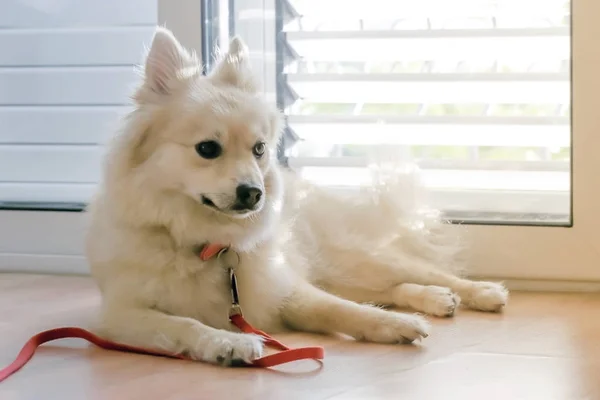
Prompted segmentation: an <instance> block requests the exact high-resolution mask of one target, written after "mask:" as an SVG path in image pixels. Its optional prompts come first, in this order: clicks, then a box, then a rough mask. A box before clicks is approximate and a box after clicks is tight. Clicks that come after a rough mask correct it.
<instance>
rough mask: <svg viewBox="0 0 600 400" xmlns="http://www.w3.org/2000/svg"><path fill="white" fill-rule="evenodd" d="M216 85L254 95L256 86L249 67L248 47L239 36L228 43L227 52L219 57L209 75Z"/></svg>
mask: <svg viewBox="0 0 600 400" xmlns="http://www.w3.org/2000/svg"><path fill="white" fill-rule="evenodd" d="M209 77H210V79H212V80H213V81H214V82H216V83H220V84H223V85H229V86H235V87H237V88H239V89H242V90H245V91H247V92H251V93H255V92H256V91H257V90H258V87H257V86H258V85H257V82H256V79H255V76H254V73H253V72H252V68H251V66H250V55H249V51H248V47H247V46H246V44H245V43H244V41H243V40H242V39H241V38H240V37H239V36H234V37H233V38H232V39H231V41H230V42H229V50H228V51H227V53H225V54H223V56H221V57H220V59H219V61H218V62H217V65H215V67H214V69H213V70H212V72H211V73H210V75H209Z"/></svg>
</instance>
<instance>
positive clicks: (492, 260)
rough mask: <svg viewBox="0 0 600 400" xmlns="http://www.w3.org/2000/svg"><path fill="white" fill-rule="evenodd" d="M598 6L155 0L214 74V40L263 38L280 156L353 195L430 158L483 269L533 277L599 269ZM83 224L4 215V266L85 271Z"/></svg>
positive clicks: (0, 248) (260, 61)
mask: <svg viewBox="0 0 600 400" xmlns="http://www.w3.org/2000/svg"><path fill="white" fill-rule="evenodd" d="M13 3H14V1H13ZM16 3H19V2H16ZM597 15H600V5H598V4H597V3H596V2H594V1H593V0H573V2H572V4H570V3H569V2H568V0H567V1H565V0H560V1H558V0H519V1H517V0H477V1H475V0H450V1H441V0H435V1H434V0H427V1H422V2H416V3H415V2H409V1H404V0H401V1H392V0H372V1H369V2H365V1H351V2H347V1H342V0H329V1H326V2H323V1H321V2H318V1H316V0H243V1H242V0H240V1H231V0H218V1H208V0H181V1H178V2H172V1H169V0H158V21H159V22H160V23H166V25H167V27H169V28H170V29H172V30H173V31H174V32H175V34H176V35H177V36H178V38H179V39H180V40H181V41H182V42H183V43H184V44H186V45H187V46H188V47H193V48H194V49H196V50H197V51H198V52H199V53H201V54H203V56H204V60H205V62H206V64H207V65H208V67H209V68H210V65H211V60H212V54H213V53H212V52H213V50H214V46H215V45H220V46H221V47H225V46H226V45H227V41H228V38H229V37H230V36H231V35H233V34H239V35H241V36H242V37H243V38H244V40H245V41H246V42H247V43H248V45H249V47H250V53H251V60H252V63H253V66H254V69H255V70H256V71H258V73H259V75H260V78H262V80H263V82H264V93H265V95H266V96H267V98H268V99H270V100H271V101H273V102H277V103H278V105H279V106H280V107H281V108H282V109H283V110H284V112H285V114H286V116H287V129H286V133H285V137H284V141H283V145H282V147H281V151H280V157H281V159H282V161H283V162H285V163H287V164H288V165H289V166H290V167H291V168H293V169H296V170H298V171H299V172H300V173H302V174H304V175H305V176H306V177H307V178H309V179H313V180H314V181H316V182H317V183H319V184H324V185H333V186H335V187H338V188H340V189H342V190H352V188H353V187H355V186H356V185H357V184H360V182H361V179H363V178H362V177H364V176H365V175H366V171H367V168H368V167H369V166H370V164H371V162H372V157H373V156H374V155H376V154H377V153H380V152H383V154H384V155H385V156H391V157H392V158H393V160H395V161H399V162H415V163H416V164H418V165H419V167H420V168H421V170H422V176H423V179H424V181H425V183H426V184H427V185H428V186H429V187H430V188H431V189H432V200H433V202H434V204H435V205H437V206H439V207H441V208H442V209H443V210H444V211H445V212H446V214H447V216H448V217H449V218H451V219H452V220H454V221H456V222H466V224H460V225H461V227H463V228H464V227H466V229H467V237H468V238H469V240H470V244H471V248H472V250H473V259H472V265H473V266H472V268H471V271H472V274H473V275H475V276H486V277H489V278H495V277H497V278H512V279H521V280H523V279H526V280H529V281H528V282H530V280H532V279H542V280H561V281H594V280H600V269H598V267H597V258H596V257H597V254H600V238H597V236H598V235H597V234H596V226H597V225H598V224H600V212H599V211H597V207H596V204H598V202H599V201H600V190H598V188H597V184H596V183H595V179H596V175H597V172H595V171H600V158H599V157H597V156H596V154H595V152H596V151H595V149H596V148H598V147H599V146H600V136H598V135H597V134H596V132H598V131H600V120H598V118H597V117H596V115H597V110H596V108H597V106H596V105H595V104H596V101H595V100H596V98H597V93H599V92H600V77H599V76H598V74H597V71H598V69H599V68H600V55H598V53H597V52H596V51H595V47H594V46H595V43H594V41H593V40H591V39H590V38H594V37H599V36H600V24H598V23H597V21H596V19H597V18H595V17H594V16H597ZM0 32H1V31H0ZM0 72H1V71H0ZM1 134H2V133H0V135H1ZM86 140H89V139H86ZM12 157H13V158H14V159H16V160H17V161H19V158H18V157H16V156H14V155H12ZM79 157H80V158H79V160H81V163H80V164H77V163H75V164H72V165H71V166H70V169H72V170H77V169H78V168H81V165H86V164H82V163H84V162H86V161H89V159H88V158H86V157H83V156H81V155H80V156H79ZM90 162H91V163H94V161H90ZM47 165H50V164H47ZM87 165H89V164H87ZM32 168H33V167H32ZM48 168H49V169H50V167H48ZM70 172H71V173H73V174H77V173H81V174H83V172H81V171H70ZM16 173H21V174H22V173H23V171H17V172H16ZM90 184H91V185H93V184H94V183H93V182H90ZM40 198H44V196H43V195H42V194H41V197H40ZM46 200H47V198H46ZM70 200H71V201H74V200H75V198H71V199H70ZM82 201H85V200H82ZM8 226H10V228H6V227H8ZM83 226H84V225H83V218H82V216H81V214H80V213H58V212H50V211H46V212H31V211H29V212H25V211H0V269H2V268H7V267H6V266H8V267H9V268H12V269H19V270H22V269H33V270H44V269H48V270H53V271H56V270H63V271H73V270H75V271H81V270H84V269H85V263H84V261H83V259H82V256H81V254H82V250H81V243H80V241H81V239H80V237H81V232H82V229H83ZM458 228H459V226H458V225H457V229H458Z"/></svg>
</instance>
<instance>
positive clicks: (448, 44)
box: [279, 0, 571, 223]
mask: <svg viewBox="0 0 600 400" xmlns="http://www.w3.org/2000/svg"><path fill="white" fill-rule="evenodd" d="M279 9H280V12H281V13H282V15H281V17H282V21H283V24H282V32H281V33H280V38H282V43H281V45H280V51H281V52H282V53H283V70H282V77H281V82H280V84H281V85H282V86H283V88H282V90H281V93H282V96H281V97H282V103H283V107H284V110H285V113H286V115H287V122H288V125H289V130H290V134H291V135H292V136H293V137H294V139H295V144H294V145H293V146H291V147H290V148H288V150H287V153H286V156H287V160H288V163H289V165H290V166H291V167H292V168H295V169H297V170H299V171H300V172H301V173H302V174H303V175H304V176H306V177H307V178H308V179H311V180H313V181H315V182H316V183H319V184H323V185H333V186H338V187H352V186H356V185H359V184H361V183H363V182H365V181H366V179H368V176H369V175H368V167H369V165H370V163H371V162H372V157H373V155H374V154H379V153H381V151H382V150H383V151H384V152H393V154H395V157H397V159H398V160H400V161H406V162H412V163H415V164H416V165H418V166H419V167H420V169H421V174H422V177H423V181H424V183H425V184H426V185H427V186H428V187H429V188H430V189H431V191H432V199H433V201H434V202H435V203H436V205H437V206H439V207H441V208H442V209H444V210H445V211H446V212H447V213H448V214H450V215H455V216H457V217H459V218H464V219H484V220H490V219H498V220H503V219H504V220H506V219H511V218H512V219H517V220H530V221H531V220H535V221H538V222H539V221H542V220H545V221H547V222H558V223H562V222H567V221H568V218H569V210H570V185H571V184H570V147H571V130H570V4H569V3H568V1H565V0H559V1H557V0H422V1H418V2H415V1H408V0H369V1H346V0H328V1H317V0H282V1H281V3H280V7H279Z"/></svg>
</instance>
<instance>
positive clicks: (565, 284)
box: [473, 277, 600, 293]
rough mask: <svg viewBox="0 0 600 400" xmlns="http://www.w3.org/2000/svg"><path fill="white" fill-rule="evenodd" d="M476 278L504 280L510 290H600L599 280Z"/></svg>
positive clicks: (586, 291) (584, 291)
mask: <svg viewBox="0 0 600 400" xmlns="http://www.w3.org/2000/svg"><path fill="white" fill-rule="evenodd" d="M473 279H476V280H486V281H491V282H502V283H504V284H505V285H506V287H507V288H508V289H509V290H513V291H520V292H574V293H593V292H600V282H598V281H565V280H551V279H548V280H545V279H524V278H506V279H503V278H496V277H494V278H486V277H477V278H473Z"/></svg>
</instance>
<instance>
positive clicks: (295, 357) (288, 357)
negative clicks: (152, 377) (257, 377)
mask: <svg viewBox="0 0 600 400" xmlns="http://www.w3.org/2000/svg"><path fill="white" fill-rule="evenodd" d="M227 251H228V249H227V248H226V247H224V246H219V245H208V246H206V247H205V248H204V249H203V250H202V252H201V253H200V258H202V259H203V260H204V261H206V260H207V259H209V258H212V257H214V256H218V257H220V256H221V255H222V254H225V253H227ZM232 253H233V254H235V252H232ZM236 256H237V254H236ZM238 257H239V256H238ZM237 262H239V258H238V259H237ZM229 279H230V285H231V296H232V304H231V314H230V316H229V320H230V321H231V323H232V324H233V325H235V326H236V327H237V328H238V329H239V330H240V331H242V332H244V333H252V334H255V335H259V336H262V337H263V338H264V343H265V345H266V346H268V347H271V348H274V349H277V350H280V351H279V352H278V353H275V354H270V355H268V356H264V357H261V358H258V359H256V360H254V361H252V364H250V365H249V366H252V367H261V368H270V367H274V366H277V365H281V364H287V363H290V362H293V361H299V360H307V359H313V360H316V361H320V360H322V359H323V358H324V357H325V351H324V349H323V348H322V347H319V346H315V347H300V348H296V349H290V348H289V347H287V346H286V345H284V344H283V343H281V342H279V341H277V340H275V339H274V338H272V337H271V336H269V335H268V334H267V333H265V332H263V331H260V330H258V329H255V328H253V327H252V325H250V324H249V323H248V322H247V321H246V320H245V319H244V317H243V316H242V309H241V307H240V305H239V299H238V297H239V296H238V290H237V278H236V276H235V272H234V270H233V268H231V266H229ZM67 338H80V339H84V340H87V341H88V342H90V343H93V344H95V345H96V346H98V347H101V348H103V349H106V350H118V351H126V352H130V353H138V354H148V355H153V356H162V357H171V358H179V359H187V358H186V357H184V356H182V355H179V354H170V353H166V352H161V351H159V350H149V349H144V348H141V347H135V346H129V345H125V344H121V343H115V342H111V341H110V340H106V339H103V338H101V337H99V336H96V335H94V334H93V333H91V332H89V331H86V330H85V329H82V328H76V327H66V328H56V329H50V330H47V331H43V332H40V333H38V334H36V335H34V336H32V337H31V338H30V339H29V340H28V341H27V343H25V345H24V346H23V348H22V349H21V351H20V352H19V354H18V355H17V358H16V359H15V360H14V361H13V362H12V363H11V364H10V365H8V366H7V367H5V368H3V369H2V370H0V382H2V381H3V380H5V379H6V378H8V377H9V376H11V375H12V374H14V373H15V372H17V371H18V370H19V369H21V368H22V367H23V366H24V365H25V364H27V362H28V361H29V360H31V358H32V357H33V355H34V354H35V351H36V350H37V348H38V347H39V346H41V345H43V344H44V343H48V342H51V341H53V340H58V339H67Z"/></svg>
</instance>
